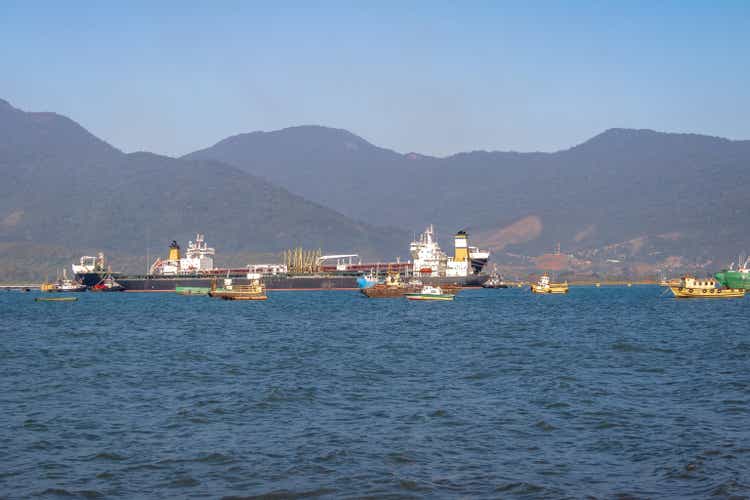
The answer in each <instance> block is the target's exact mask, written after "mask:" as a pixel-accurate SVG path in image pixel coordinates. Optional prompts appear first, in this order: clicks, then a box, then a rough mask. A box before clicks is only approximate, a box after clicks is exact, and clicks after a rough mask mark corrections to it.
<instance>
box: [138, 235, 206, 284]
mask: <svg viewBox="0 0 750 500" xmlns="http://www.w3.org/2000/svg"><path fill="white" fill-rule="evenodd" d="M214 255H216V250H214V249H213V248H211V247H209V246H208V245H207V244H206V242H205V240H204V238H203V235H202V234H200V233H199V234H197V235H196V237H195V241H194V242H193V241H189V242H188V248H187V251H186V252H185V256H184V257H182V256H181V255H180V246H179V245H178V244H177V242H176V241H173V242H172V244H171V245H169V258H167V259H166V260H162V259H156V262H154V263H153V265H152V266H151V274H159V275H162V276H174V275H179V274H195V273H198V272H202V271H211V270H213V268H214Z"/></svg>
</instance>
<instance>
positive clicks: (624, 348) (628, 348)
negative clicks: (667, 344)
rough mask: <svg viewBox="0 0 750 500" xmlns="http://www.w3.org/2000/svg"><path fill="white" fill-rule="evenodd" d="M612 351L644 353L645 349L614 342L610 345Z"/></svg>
mask: <svg viewBox="0 0 750 500" xmlns="http://www.w3.org/2000/svg"><path fill="white" fill-rule="evenodd" d="M612 350H613V351H620V352H646V349H644V348H643V347H641V346H639V345H636V344H629V343H627V342H615V343H614V344H612Z"/></svg>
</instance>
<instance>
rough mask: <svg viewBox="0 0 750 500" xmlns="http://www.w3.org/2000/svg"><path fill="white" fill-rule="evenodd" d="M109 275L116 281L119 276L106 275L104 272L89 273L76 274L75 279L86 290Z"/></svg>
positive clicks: (114, 274) (115, 274)
mask: <svg viewBox="0 0 750 500" xmlns="http://www.w3.org/2000/svg"><path fill="white" fill-rule="evenodd" d="M110 274H111V275H112V277H113V278H115V279H117V277H118V276H119V275H118V274H117V273H108V272H106V271H92V272H90V273H76V279H77V280H78V281H80V282H81V283H82V284H84V285H86V288H92V287H93V286H94V285H96V284H97V283H99V282H100V281H101V280H103V279H104V278H106V277H107V276H108V275H110Z"/></svg>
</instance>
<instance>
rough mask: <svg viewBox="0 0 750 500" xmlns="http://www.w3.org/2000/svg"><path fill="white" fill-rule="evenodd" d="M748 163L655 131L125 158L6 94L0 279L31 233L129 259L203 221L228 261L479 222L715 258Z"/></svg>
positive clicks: (502, 242)
mask: <svg viewBox="0 0 750 500" xmlns="http://www.w3.org/2000/svg"><path fill="white" fill-rule="evenodd" d="M749 165H750V141H732V140H728V139H723V138H716V137H710V136H704V135H697V134H671V133H662V132H655V131H652V130H646V129H639V130H634V129H609V130H607V131H605V132H603V133H601V134H598V135H597V136H595V137H592V138H591V139H589V140H587V141H585V142H583V143H581V144H578V145H575V146H573V147H571V148H569V149H565V150H561V151H557V152H553V153H539V152H537V153H519V152H501V151H489V152H488V151H474V152H466V153H457V154H455V155H451V156H448V157H443V158H438V157H432V156H428V155H421V154H419V153H415V152H412V153H408V154H400V153H397V152H395V151H391V150H389V149H386V148H381V147H378V146H376V145H373V144H372V143H370V142H368V141H366V140H364V139H362V138H360V137H358V136H357V135H355V134H352V133H351V132H348V131H346V130H342V129H332V128H327V127H321V126H299V127H291V128H288V129H282V130H277V131H272V132H252V133H248V134H238V135H235V136H232V137H229V138H227V139H224V140H222V141H219V142H218V143H217V144H215V145H213V146H211V147H209V148H205V149H202V150H199V151H196V152H194V153H191V154H189V155H186V156H184V157H183V158H178V159H176V158H169V157H165V156H160V155H155V154H152V153H146V152H143V153H132V154H125V153H123V152H122V151H120V150H119V149H117V148H116V147H114V146H112V145H110V144H108V143H106V142H105V141H102V140H101V139H99V138H97V137H96V136H94V135H93V134H91V133H90V132H88V131H87V130H86V129H84V128H83V127H81V126H80V125H78V124H77V123H76V122H74V121H72V120H70V119H69V118H66V117H64V116H61V115H58V114H55V113H47V112H44V113H35V112H26V111H21V110H18V109H16V108H14V107H13V106H11V105H10V104H9V103H8V102H7V101H3V100H0V175H2V176H3V179H4V182H3V183H2V185H0V279H2V273H3V269H9V268H11V267H12V266H16V268H17V267H18V265H20V264H19V260H18V256H19V255H21V254H22V248H23V245H33V248H34V252H39V251H40V250H39V249H40V248H44V247H45V246H47V247H50V248H52V247H53V246H54V247H55V248H56V250H55V255H62V253H63V252H64V251H65V249H75V251H79V250H82V249H90V251H93V250H95V249H103V250H106V251H110V252H113V253H119V254H121V255H123V258H126V257H128V256H131V257H133V258H135V256H139V255H140V256H142V255H143V254H144V253H146V252H147V251H148V252H151V254H152V255H153V254H160V253H163V251H164V250H163V247H164V246H165V245H166V243H167V242H168V241H170V240H171V239H178V240H180V241H182V242H185V241H187V240H188V239H189V238H192V237H193V236H194V232H196V231H201V232H205V233H207V239H208V240H209V242H210V243H211V244H212V245H215V246H217V247H218V250H219V253H220V255H221V254H223V253H226V254H227V255H228V254H235V255H237V254H240V253H242V252H256V253H257V252H263V253H265V254H268V253H274V252H278V251H279V250H281V249H283V248H286V247H289V246H295V245H303V246H306V247H314V248H317V247H322V248H323V249H324V250H327V251H335V252H340V251H346V252H348V251H356V252H360V253H362V254H363V255H365V256H368V257H371V256H377V257H379V258H383V259H386V258H392V257H395V256H397V255H400V256H402V257H406V255H405V254H406V250H407V248H408V242H409V240H410V236H411V235H412V234H413V233H414V232H416V231H420V230H421V229H422V228H423V227H424V226H426V225H427V224H430V223H434V224H435V225H436V227H437V229H438V234H439V235H441V236H442V237H443V240H442V243H444V244H445V246H446V247H447V246H448V239H447V238H448V237H450V235H451V234H452V233H454V232H455V231H457V230H459V229H467V230H469V232H470V237H471V239H472V241H473V242H474V243H479V244H480V245H483V246H488V247H490V248H491V249H492V250H493V252H494V256H493V259H494V260H495V261H496V262H497V261H499V262H503V260H504V259H506V260H508V261H513V262H523V263H527V264H528V263H529V262H532V263H533V256H537V255H539V254H542V253H548V252H551V251H552V250H553V249H554V248H556V247H557V245H558V244H559V245H560V248H561V249H562V252H563V253H568V254H571V255H573V259H574V260H575V261H577V262H584V261H588V260H590V261H605V260H606V261H620V260H625V261H627V262H633V263H634V264H638V263H641V262H652V263H660V262H714V263H716V265H721V264H723V263H725V262H726V261H728V260H729V259H730V258H733V257H735V256H736V254H737V253H740V252H743V251H747V250H748V249H750V236H749V235H748V232H747V231H746V222H745V221H746V220H747V219H748V215H750V206H749V202H748V198H747V196H746V195H745V193H744V191H745V186H746V185H747V184H748V181H750V169H748V166H749ZM3 248H12V249H13V253H12V255H11V254H10V253H8V254H7V255H6V254H3V251H2V249H3ZM29 248H31V247H29ZM30 251H31V250H30ZM4 255H5V256H4ZM6 257H7V258H6ZM3 259H5V260H3ZM139 259H141V260H142V257H139ZM518 259H521V260H520V261H519V260H518ZM39 260H40V259H36V261H39ZM219 262H220V258H219ZM524 265H525V264H524Z"/></svg>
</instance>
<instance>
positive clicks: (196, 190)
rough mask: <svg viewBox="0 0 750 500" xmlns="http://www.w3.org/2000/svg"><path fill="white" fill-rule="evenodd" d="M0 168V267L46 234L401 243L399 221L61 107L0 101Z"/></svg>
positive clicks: (124, 250)
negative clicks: (165, 149)
mask: <svg viewBox="0 0 750 500" xmlns="http://www.w3.org/2000/svg"><path fill="white" fill-rule="evenodd" d="M0 176H2V178H3V179H4V182H3V183H0V244H6V245H7V244H11V243H12V244H15V246H13V247H12V248H14V252H15V253H14V254H13V257H12V259H11V257H10V255H9V254H8V255H7V256H6V257H7V258H8V259H11V260H12V262H11V261H10V260H4V255H3V253H2V252H0V279H2V274H3V270H4V269H5V270H6V273H5V274H8V275H11V274H13V273H12V272H9V271H7V270H8V269H11V268H15V267H17V264H18V255H19V250H18V248H19V247H18V244H19V243H25V244H28V245H33V248H34V250H33V251H35V252H38V251H39V249H40V248H42V247H44V246H45V245H47V246H49V247H50V248H52V247H55V248H56V249H57V250H56V252H57V253H58V254H59V249H60V248H67V249H76V250H81V251H83V250H84V249H88V250H90V251H94V250H97V249H101V250H104V251H107V252H114V253H119V254H122V255H126V256H127V255H144V254H146V253H147V252H151V254H152V255H154V254H163V253H165V252H166V245H167V244H168V242H169V241H171V240H172V239H177V240H178V241H180V242H182V243H183V244H185V243H187V240H188V239H190V238H193V237H194V236H195V233H196V232H203V233H206V238H207V240H208V241H209V243H210V244H212V245H214V246H216V247H217V250H218V258H217V261H218V262H219V263H221V255H222V253H223V254H230V253H238V252H265V253H273V252H280V251H281V250H283V249H285V248H289V247H292V246H298V245H299V246H305V247H308V248H322V249H323V250H324V251H328V252H339V253H340V252H351V251H354V252H360V253H361V254H363V255H364V256H370V257H373V256H379V255H389V254H393V253H394V252H397V251H398V249H399V248H404V247H405V245H406V244H407V243H408V233H406V232H405V231H402V230H398V229H393V228H389V229H384V228H379V227H374V226H371V225H368V224H366V223H364V222H358V221H354V220H352V219H350V218H347V217H345V216H344V215H342V214H340V213H337V212H335V211H333V210H331V209H328V208H326V207H324V206H322V205H320V204H317V203H314V202H310V201H307V200H305V199H303V198H302V197H300V196H298V195H294V194H292V193H290V192H288V191H287V190H285V189H283V188H281V187H278V186H275V185H273V184H271V183H270V182H268V181H266V180H263V179H260V178H258V177H256V176H253V175H251V174H248V173H246V172H244V171H242V170H241V169H238V168H236V167H233V166H229V165H226V164H223V163H221V162H218V161H214V160H195V161H194V160H182V159H174V158H168V157H164V156H160V155H155V154H152V153H132V154H125V153H123V152H121V151H120V150H118V149H116V148H114V147H112V146H111V145H109V144H107V143H106V142H104V141H102V140H100V139H98V138H97V137H95V136H94V135H93V134H91V133H89V132H88V131H87V130H85V129H84V128H83V127H81V126H80V125H78V124H77V123H75V122H74V121H72V120H70V119H68V118H66V117H63V116H61V115H57V114H54V113H29V112H24V111H21V110H18V109H16V108H14V107H12V106H11V105H10V104H8V103H7V102H5V101H3V102H2V103H0ZM5 248H11V247H7V246H6V247H5ZM29 248H32V247H29ZM30 251H31V250H30ZM30 259H31V256H30ZM31 260H33V261H34V262H35V265H37V264H38V261H39V260H40V259H39V258H36V257H35V258H34V259H31ZM113 264H114V265H115V266H116V265H117V263H116V262H115V263H113ZM13 266H15V267H13ZM141 269H142V267H141V268H140V269H139V270H141Z"/></svg>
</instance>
